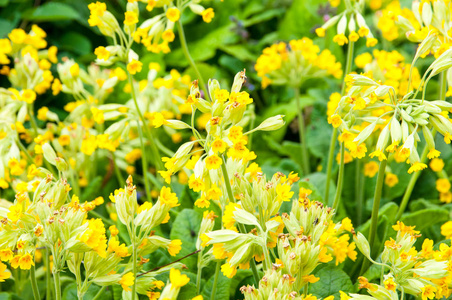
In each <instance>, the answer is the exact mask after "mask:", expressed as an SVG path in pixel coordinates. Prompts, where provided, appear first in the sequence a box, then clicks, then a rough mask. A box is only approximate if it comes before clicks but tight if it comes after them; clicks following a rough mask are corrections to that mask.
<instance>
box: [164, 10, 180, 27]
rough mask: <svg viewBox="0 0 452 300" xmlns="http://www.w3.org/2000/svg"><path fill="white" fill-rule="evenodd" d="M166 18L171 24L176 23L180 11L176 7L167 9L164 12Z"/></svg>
mask: <svg viewBox="0 0 452 300" xmlns="http://www.w3.org/2000/svg"><path fill="white" fill-rule="evenodd" d="M166 17H167V18H168V20H170V21H171V22H174V23H175V22H177V21H178V20H179V19H180V11H179V10H178V9H177V8H176V7H171V8H168V10H167V11H166Z"/></svg>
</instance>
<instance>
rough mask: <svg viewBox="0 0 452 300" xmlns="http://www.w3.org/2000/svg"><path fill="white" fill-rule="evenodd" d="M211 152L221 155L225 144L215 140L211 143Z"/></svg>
mask: <svg viewBox="0 0 452 300" xmlns="http://www.w3.org/2000/svg"><path fill="white" fill-rule="evenodd" d="M211 146H212V151H213V152H215V153H223V152H224V151H225V150H226V146H227V144H226V142H225V141H223V140H220V139H216V140H215V141H213V142H212V145H211Z"/></svg>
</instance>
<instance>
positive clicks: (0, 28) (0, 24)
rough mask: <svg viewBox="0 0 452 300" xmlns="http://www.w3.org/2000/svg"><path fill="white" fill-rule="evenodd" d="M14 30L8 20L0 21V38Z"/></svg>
mask: <svg viewBox="0 0 452 300" xmlns="http://www.w3.org/2000/svg"><path fill="white" fill-rule="evenodd" d="M13 29H14V24H13V23H11V22H10V21H8V20H4V19H0V38H2V37H5V36H6V35H7V34H8V33H10V32H11V30H13Z"/></svg>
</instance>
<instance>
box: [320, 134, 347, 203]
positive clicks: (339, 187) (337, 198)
mask: <svg viewBox="0 0 452 300" xmlns="http://www.w3.org/2000/svg"><path fill="white" fill-rule="evenodd" d="M344 157H345V145H344V143H342V144H341V161H340V164H339V175H338V178H337V186H336V195H335V196H334V202H333V210H334V211H337V208H338V207H339V202H340V199H341V194H342V186H343V184H344V165H345V163H344ZM325 203H326V202H325Z"/></svg>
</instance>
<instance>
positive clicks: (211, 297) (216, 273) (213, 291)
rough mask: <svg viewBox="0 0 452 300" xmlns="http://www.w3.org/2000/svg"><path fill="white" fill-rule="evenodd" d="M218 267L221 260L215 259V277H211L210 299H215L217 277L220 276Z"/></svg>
mask: <svg viewBox="0 0 452 300" xmlns="http://www.w3.org/2000/svg"><path fill="white" fill-rule="evenodd" d="M220 267H221V261H217V266H216V268H215V277H214V279H213V286H212V294H211V295H210V300H215V293H216V291H217V284H218V277H220ZM198 294H199V292H198Z"/></svg>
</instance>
